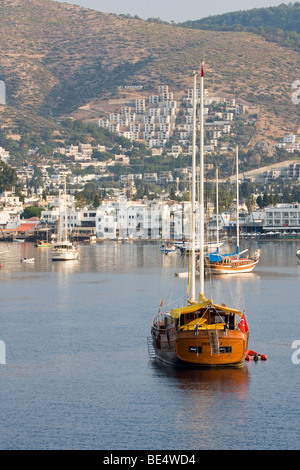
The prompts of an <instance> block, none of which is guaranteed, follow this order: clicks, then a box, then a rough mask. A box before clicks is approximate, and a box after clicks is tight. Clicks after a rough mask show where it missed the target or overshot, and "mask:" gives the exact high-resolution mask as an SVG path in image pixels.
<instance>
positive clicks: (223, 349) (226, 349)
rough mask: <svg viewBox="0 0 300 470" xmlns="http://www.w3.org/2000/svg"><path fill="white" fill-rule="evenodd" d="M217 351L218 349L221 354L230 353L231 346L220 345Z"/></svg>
mask: <svg viewBox="0 0 300 470" xmlns="http://www.w3.org/2000/svg"><path fill="white" fill-rule="evenodd" d="M219 351H220V354H222V353H223V354H224V353H225V354H230V353H232V347H231V346H220V349H219Z"/></svg>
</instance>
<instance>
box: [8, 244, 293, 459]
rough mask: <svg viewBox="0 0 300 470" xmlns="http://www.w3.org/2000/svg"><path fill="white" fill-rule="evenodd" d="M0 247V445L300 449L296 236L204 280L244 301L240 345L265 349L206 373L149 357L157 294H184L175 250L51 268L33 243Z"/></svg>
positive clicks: (151, 249) (105, 252) (114, 254)
mask: <svg viewBox="0 0 300 470" xmlns="http://www.w3.org/2000/svg"><path fill="white" fill-rule="evenodd" d="M0 249H1V251H2V252H3V253H2V254H1V262H2V268H1V270H0V279H1V284H0V301H1V314H0V340H2V341H3V342H4V343H5V346H6V364H5V365H0V381H1V382H0V383H1V386H0V403H1V406H0V449H34V450H38V449H41V450H45V449H79V450H81V449H91V450H97V449H99V450H103V449H115V450H164V449H173V450H182V449H185V450H201V449H221V450H231V449H266V450H269V449H299V442H300V440H299V438H300V430H299V418H300V409H299V404H300V400H299V393H300V392H299V390H300V364H299V365H298V364H294V363H293V361H292V354H293V352H294V351H295V350H294V349H293V348H292V344H293V342H294V341H296V340H300V328H299V327H300V319H299V300H300V266H299V267H298V266H297V263H296V257H295V253H296V249H297V243H294V242H286V243H285V242H281V243H279V242H277V243H275V242H274V243H271V242H269V243H264V245H263V254H262V257H261V261H260V263H259V265H258V266H257V268H256V271H255V272H254V273H253V274H250V275H245V276H243V277H234V276H232V277H228V278H227V277H226V278H221V279H216V278H215V279H212V280H209V279H208V280H207V281H206V291H207V292H206V295H207V296H212V297H213V299H214V300H215V301H225V302H226V303H227V304H230V305H232V306H237V307H238V308H245V309H246V318H247V321H248V324H249V328H250V343H249V348H250V349H253V350H255V351H257V352H259V353H263V354H267V356H268V360H267V361H265V362H264V361H259V362H253V361H252V362H249V363H246V365H245V367H244V368H243V369H242V370H215V371H210V370H202V371H201V370H190V371H188V370H175V369H173V368H171V367H168V366H165V365H163V364H159V363H156V362H153V361H151V360H150V359H149V356H148V350H147V341H146V339H147V336H150V328H151V323H152V319H153V317H154V315H156V314H157V312H158V307H159V304H160V302H161V300H162V299H163V300H164V302H165V303H164V308H165V307H166V308H167V307H168V306H169V305H170V306H172V305H177V306H179V305H181V304H183V303H184V302H185V298H186V280H184V279H178V278H175V276H174V271H181V270H185V268H184V266H182V265H181V264H182V263H183V261H182V258H181V257H180V256H179V255H171V256H169V255H168V256H163V255H162V254H161V252H160V249H159V245H158V244H151V243H144V244H143V243H132V242H128V243H124V244H118V243H114V242H107V243H103V244H100V245H96V246H80V255H79V259H78V261H74V262H72V261H71V262H65V263H64V262H62V263H60V262H56V263H55V262H52V261H51V259H50V251H49V249H47V248H36V247H34V246H33V245H32V244H29V243H25V244H10V245H9V249H8V251H6V252H5V250H6V249H7V247H6V245H5V244H2V245H1V246H0ZM31 256H33V257H34V258H35V261H34V263H33V264H26V263H21V262H20V258H23V257H31Z"/></svg>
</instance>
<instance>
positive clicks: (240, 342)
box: [148, 64, 249, 367]
mask: <svg viewBox="0 0 300 470" xmlns="http://www.w3.org/2000/svg"><path fill="white" fill-rule="evenodd" d="M203 77H204V72H203V64H202V65H201V79H200V88H201V90H200V93H201V101H200V120H201V121H200V127H201V140H200V203H199V211H200V222H201V223H200V234H199V240H200V245H201V246H200V258H199V278H200V285H199V294H198V297H197V296H196V255H195V236H196V145H195V136H196V80H197V74H196V72H194V88H193V108H194V112H193V154H192V221H191V222H192V223H191V225H192V227H191V263H190V264H191V270H190V283H189V284H188V285H189V286H190V288H189V293H188V302H187V305H184V306H182V307H179V308H175V309H172V310H170V311H167V312H164V313H160V310H159V314H158V315H157V316H156V317H155V318H154V320H153V323H152V328H151V338H149V340H150V341H149V340H148V347H149V352H151V355H152V354H153V355H154V357H156V358H157V359H159V360H161V361H163V362H166V363H168V364H171V365H173V366H179V367H182V366H189V367H191V366H192V367H241V366H243V364H244V360H245V357H246V353H247V345H248V337H249V332H248V331H249V330H248V325H247V323H246V320H245V317H244V316H243V317H242V320H241V322H239V323H238V322H237V320H236V318H237V317H241V316H242V315H241V312H240V311H238V310H236V309H233V308H230V307H227V306H225V305H224V304H222V305H217V304H215V303H214V302H213V301H212V300H209V299H207V298H206V296H205V292H204V176H203V175H204V156H203V154H204V126H203V119H204V113H203ZM152 348H153V349H152Z"/></svg>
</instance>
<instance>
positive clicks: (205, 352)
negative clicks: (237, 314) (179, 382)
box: [152, 328, 248, 368]
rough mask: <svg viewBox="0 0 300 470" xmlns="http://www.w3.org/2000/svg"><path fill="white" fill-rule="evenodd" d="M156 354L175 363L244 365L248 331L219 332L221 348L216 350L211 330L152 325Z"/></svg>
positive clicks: (189, 364) (165, 360)
mask: <svg viewBox="0 0 300 470" xmlns="http://www.w3.org/2000/svg"><path fill="white" fill-rule="evenodd" d="M152 340H153V347H154V351H155V355H156V357H157V358H158V359H159V360H161V361H163V362H166V363H168V364H171V365H176V366H177V365H181V366H189V367H201V368H217V367H243V366H244V361H245V357H246V353H247V346H248V334H244V333H242V332H241V331H239V330H234V331H229V330H227V331H226V332H223V331H220V332H218V341H219V351H218V352H217V353H212V351H211V343H210V337H209V333H208V331H199V332H198V334H196V333H195V332H194V331H179V332H171V331H168V332H166V333H164V334H162V333H159V332H158V331H157V330H156V331H155V329H154V328H153V329H152Z"/></svg>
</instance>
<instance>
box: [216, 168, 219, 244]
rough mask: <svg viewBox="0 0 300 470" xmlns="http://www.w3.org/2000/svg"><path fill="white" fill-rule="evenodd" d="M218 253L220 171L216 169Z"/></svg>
mask: <svg viewBox="0 0 300 470" xmlns="http://www.w3.org/2000/svg"><path fill="white" fill-rule="evenodd" d="M216 215H217V252H219V170H218V167H217V168H216Z"/></svg>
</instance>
